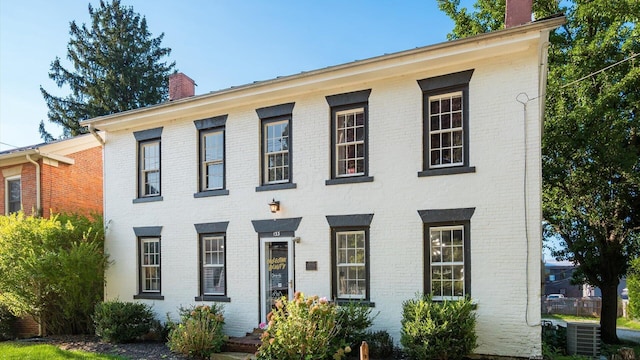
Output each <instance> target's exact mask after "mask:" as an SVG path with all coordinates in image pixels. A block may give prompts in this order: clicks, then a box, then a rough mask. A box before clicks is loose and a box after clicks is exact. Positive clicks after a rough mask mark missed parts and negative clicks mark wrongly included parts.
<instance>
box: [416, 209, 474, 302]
mask: <svg viewBox="0 0 640 360" xmlns="http://www.w3.org/2000/svg"><path fill="white" fill-rule="evenodd" d="M474 211H475V209H474V208H464V209H444V210H419V211H418V213H419V215H420V217H421V218H422V221H423V222H424V231H425V236H424V238H425V244H424V252H425V256H424V258H425V270H424V279H425V284H424V287H425V293H428V294H431V295H432V297H433V299H434V300H455V299H460V298H462V297H464V296H466V295H470V294H471V273H470V271H471V255H470V254H471V249H470V236H469V235H470V234H469V232H470V220H471V217H472V216H473V213H474Z"/></svg>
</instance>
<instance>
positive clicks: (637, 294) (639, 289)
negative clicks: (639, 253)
mask: <svg viewBox="0 0 640 360" xmlns="http://www.w3.org/2000/svg"><path fill="white" fill-rule="evenodd" d="M627 289H628V291H629V304H628V307H627V313H628V314H629V315H628V317H630V318H632V319H640V258H636V259H633V260H632V261H631V266H630V267H629V272H628V274H627Z"/></svg>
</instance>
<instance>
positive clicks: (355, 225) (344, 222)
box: [326, 214, 376, 307]
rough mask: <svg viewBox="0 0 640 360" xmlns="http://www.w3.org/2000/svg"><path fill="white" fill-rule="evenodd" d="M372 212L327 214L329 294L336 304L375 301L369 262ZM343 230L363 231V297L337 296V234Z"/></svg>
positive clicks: (369, 304)
mask: <svg viewBox="0 0 640 360" xmlns="http://www.w3.org/2000/svg"><path fill="white" fill-rule="evenodd" d="M373 215H374V214H350V215H327V216H326V218H327V222H328V223H329V226H330V228H331V296H332V298H333V302H335V303H336V304H347V303H358V304H361V305H364V306H369V307H375V305H376V304H375V302H373V301H371V270H370V269H371V263H370V258H371V256H370V249H371V245H370V228H371V221H372V220H373ZM345 231H364V241H365V273H366V276H367V295H366V297H365V298H364V299H341V298H338V296H337V294H338V292H337V289H336V284H337V276H338V274H337V271H336V269H337V259H336V247H337V244H336V242H337V234H338V233H339V232H345Z"/></svg>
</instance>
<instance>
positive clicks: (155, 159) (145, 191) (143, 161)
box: [140, 140, 160, 197]
mask: <svg viewBox="0 0 640 360" xmlns="http://www.w3.org/2000/svg"><path fill="white" fill-rule="evenodd" d="M159 195H160V140H152V141H146V142H143V143H140V196H141V197H145V196H159Z"/></svg>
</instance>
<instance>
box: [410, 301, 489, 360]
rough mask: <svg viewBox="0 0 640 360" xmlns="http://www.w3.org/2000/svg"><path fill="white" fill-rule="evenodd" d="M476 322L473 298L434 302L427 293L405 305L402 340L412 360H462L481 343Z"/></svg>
mask: <svg viewBox="0 0 640 360" xmlns="http://www.w3.org/2000/svg"><path fill="white" fill-rule="evenodd" d="M475 325H476V315H475V313H474V312H473V304H472V302H471V299H470V298H468V297H467V298H465V299H461V300H457V301H446V300H445V301H443V302H434V301H432V299H431V296H423V297H420V298H418V299H412V300H407V301H405V302H404V303H403V304H402V330H401V338H400V343H401V344H402V346H403V349H404V352H405V354H406V355H407V356H408V357H409V358H410V359H417V360H422V359H440V360H448V359H453V360H456V359H462V358H463V357H464V356H465V355H468V354H469V353H471V351H473V349H475V348H476V346H477V345H476V340H477V336H476V333H475Z"/></svg>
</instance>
